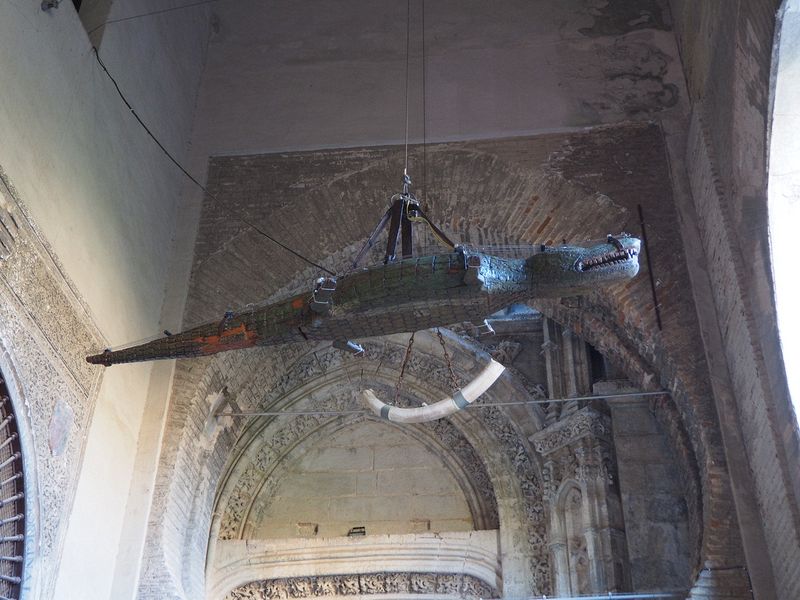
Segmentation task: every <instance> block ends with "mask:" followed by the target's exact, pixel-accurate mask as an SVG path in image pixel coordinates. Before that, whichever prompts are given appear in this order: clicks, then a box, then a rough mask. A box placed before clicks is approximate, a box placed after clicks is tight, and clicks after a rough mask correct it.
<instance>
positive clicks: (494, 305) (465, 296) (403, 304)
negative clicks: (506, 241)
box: [86, 236, 640, 366]
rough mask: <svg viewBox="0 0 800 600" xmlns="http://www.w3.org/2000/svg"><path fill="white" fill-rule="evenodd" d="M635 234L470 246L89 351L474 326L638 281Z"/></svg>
mask: <svg viewBox="0 0 800 600" xmlns="http://www.w3.org/2000/svg"><path fill="white" fill-rule="evenodd" d="M639 246H640V243H639V240H638V239H636V238H631V237H612V236H609V237H608V242H607V243H605V244H598V245H596V246H592V247H589V248H582V247H578V246H557V247H550V246H547V247H544V246H543V247H542V251H541V252H539V253H537V254H534V255H532V256H530V257H529V258H524V259H510V258H501V257H497V256H492V255H489V254H484V253H481V252H475V251H471V250H469V249H466V248H457V249H456V251H455V252H453V253H450V254H440V255H434V256H423V257H419V258H411V259H405V260H402V261H398V262H395V263H390V264H388V265H380V266H377V267H372V268H367V269H362V270H360V271H357V272H354V273H352V274H350V275H346V276H343V277H341V278H339V279H338V280H335V279H334V278H327V279H321V280H319V282H318V287H317V289H316V290H315V292H314V293H313V294H308V293H305V294H299V295H297V296H293V297H291V298H288V299H286V300H283V301H281V302H277V303H275V304H270V305H267V306H262V307H257V308H252V309H248V310H245V311H242V312H239V313H236V314H228V315H226V316H225V318H224V319H223V320H222V321H217V322H214V323H208V324H205V325H201V326H199V327H195V328H193V329H189V330H187V331H184V332H181V333H177V334H175V335H169V336H166V337H163V338H159V339H157V340H154V341H152V342H148V343H145V344H141V345H138V346H133V347H130V348H124V349H122V350H116V351H110V350H107V351H105V352H103V353H101V354H96V355H94V356H89V357H87V359H86V360H87V361H89V362H90V363H93V364H101V365H105V366H109V365H112V364H118V363H128V362H138V361H146V360H157V359H169V358H191V357H197V356H207V355H210V354H216V353H217V352H225V351H228V350H236V349H240V348H249V347H252V346H271V345H277V344H284V343H288V342H295V341H302V340H331V341H346V340H351V339H359V338H364V337H371V336H377V335H388V334H393V333H401V332H411V331H417V330H420V329H428V328H431V327H437V326H446V325H449V324H452V323H459V322H464V321H472V322H478V321H480V320H482V319H484V318H485V317H486V316H488V315H490V314H492V313H494V312H496V311H498V310H500V309H502V308H504V307H506V306H508V305H510V304H513V303H517V302H524V301H526V300H529V299H531V298H537V297H558V296H572V295H576V294H581V293H585V292H587V291H590V290H593V289H597V287H599V286H602V285H605V284H609V283H613V282H615V281H620V280H624V279H628V278H630V277H633V276H634V275H635V274H636V273H637V272H638V269H639V262H638V254H639Z"/></svg>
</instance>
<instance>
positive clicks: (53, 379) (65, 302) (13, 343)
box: [0, 171, 103, 597]
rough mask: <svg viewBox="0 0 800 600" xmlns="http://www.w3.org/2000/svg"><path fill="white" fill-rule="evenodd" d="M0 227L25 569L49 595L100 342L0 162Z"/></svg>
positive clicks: (3, 326) (1, 301)
mask: <svg viewBox="0 0 800 600" xmlns="http://www.w3.org/2000/svg"><path fill="white" fill-rule="evenodd" d="M0 230H2V231H3V232H4V234H3V235H2V236H0V237H2V249H0V353H3V358H2V362H3V370H4V376H5V377H6V379H7V381H8V384H9V388H10V391H11V396H12V399H13V400H14V401H15V402H17V403H18V405H16V406H15V409H16V413H17V419H18V423H19V428H20V436H21V441H22V446H23V447H22V451H23V460H24V461H25V469H26V480H28V481H30V482H37V485H38V490H36V491H33V493H31V495H30V496H29V497H28V498H26V503H28V508H27V511H28V513H29V515H28V517H29V518H28V521H29V529H28V531H27V533H29V534H32V535H36V536H37V539H36V554H37V557H38V560H39V563H40V567H41V568H40V569H38V570H37V574H36V577H35V578H34V579H35V580H37V581H41V582H46V583H42V586H43V588H42V589H41V590H37V589H36V587H37V585H38V584H37V583H36V581H34V582H33V583H32V584H31V588H33V589H32V590H30V591H31V592H32V593H34V594H38V595H41V596H42V597H49V596H50V595H51V593H52V591H51V590H49V589H47V586H49V585H52V583H53V582H54V579H55V568H56V567H57V565H58V556H59V554H60V546H61V544H62V543H63V539H64V536H65V535H66V519H65V515H68V514H69V510H70V506H71V503H72V500H73V496H74V494H75V489H76V486H77V480H78V473H79V468H80V460H81V455H82V453H83V447H84V441H85V439H86V435H87V432H88V427H89V421H90V419H91V415H92V410H93V407H94V403H95V399H96V395H97V389H98V386H99V382H100V378H101V376H102V373H101V372H99V371H97V370H96V369H92V367H91V365H89V364H87V363H86V361H85V360H84V359H83V357H84V356H85V355H86V354H88V353H90V351H96V350H97V348H99V347H102V346H103V342H102V338H101V335H100V334H99V332H98V331H97V329H96V327H95V326H94V323H93V322H92V321H91V319H90V317H89V313H88V311H87V310H86V307H85V305H84V304H83V302H82V300H81V299H80V298H79V296H78V295H77V293H76V291H75V289H74V286H73V284H72V282H71V281H69V279H67V277H66V276H65V274H64V272H63V270H62V269H61V266H60V264H59V263H58V262H57V260H56V259H55V258H54V256H53V255H52V253H51V251H50V249H49V247H48V246H47V244H46V242H45V241H44V240H43V238H42V237H41V236H40V235H39V233H38V232H37V230H36V229H35V227H34V225H33V224H32V223H31V221H30V219H29V218H28V217H27V215H26V213H25V210H24V206H23V205H22V204H21V202H20V201H19V199H18V198H17V195H16V193H15V191H14V189H13V187H12V186H11V185H10V183H9V182H8V181H7V179H6V177H5V175H4V173H3V172H2V171H0ZM26 491H27V490H26ZM34 513H38V518H37V514H34ZM34 528H35V529H34ZM31 547H34V546H33V544H31Z"/></svg>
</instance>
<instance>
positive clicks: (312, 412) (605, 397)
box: [215, 390, 671, 598]
mask: <svg viewBox="0 0 800 600" xmlns="http://www.w3.org/2000/svg"><path fill="white" fill-rule="evenodd" d="M670 395H671V394H670V392H669V391H668V390H658V391H655V392H624V393H620V394H603V395H602V396H576V397H574V398H549V399H547V398H545V399H541V400H518V401H515V402H487V403H485V404H479V403H478V404H469V405H467V406H466V407H465V410H466V409H468V408H482V407H490V406H520V405H523V404H551V403H553V402H575V401H577V400H608V399H612V398H631V397H647V396H670ZM361 414H364V415H367V414H369V415H371V414H372V411H368V410H299V411H294V410H276V411H241V412H227V413H219V414H218V415H215V416H216V417H217V418H219V417H280V416H295V417H299V416H312V415H320V416H339V415H361ZM603 597H604V598H606V597H607V596H603Z"/></svg>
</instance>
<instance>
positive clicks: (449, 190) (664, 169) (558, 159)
mask: <svg viewBox="0 0 800 600" xmlns="http://www.w3.org/2000/svg"><path fill="white" fill-rule="evenodd" d="M402 159H403V148H402V147H369V148H351V149H332V150H319V151H309V152H297V153H279V154H267V155H251V156H226V157H217V158H212V159H211V162H210V168H209V189H210V191H211V192H212V193H213V194H214V196H215V197H216V200H215V201H212V200H210V199H206V202H205V205H204V208H203V213H202V217H201V223H200V230H199V235H198V238H197V243H196V248H195V259H194V260H195V262H194V266H193V271H192V280H191V288H190V294H189V300H188V304H187V312H186V321H187V324H189V323H194V322H198V321H202V320H209V319H213V318H216V317H217V316H219V315H221V314H222V313H223V312H224V310H225V309H227V308H236V307H240V306H242V305H245V304H248V303H254V302H260V301H263V300H265V299H267V298H269V297H270V296H273V295H276V294H278V295H280V294H281V293H283V292H285V291H287V290H288V289H307V288H308V287H309V286H310V285H311V281H312V279H313V278H314V277H316V276H317V274H318V273H317V272H316V270H315V269H313V268H308V266H307V265H305V264H304V263H303V262H301V261H299V260H298V259H296V258H294V257H292V256H290V255H288V254H286V252H285V251H284V250H282V249H280V248H278V247H277V246H275V245H274V244H273V243H272V242H270V241H268V240H266V239H264V238H263V237H261V236H260V235H259V234H258V233H256V232H255V231H254V230H253V229H251V228H249V227H248V226H247V225H245V224H243V223H242V222H241V220H240V219H239V217H244V218H245V219H247V220H249V221H251V222H254V223H257V224H258V226H259V227H261V228H263V229H264V230H265V231H267V232H269V233H270V234H271V235H273V236H275V237H276V238H278V239H280V240H282V241H283V242H285V243H287V244H288V245H290V246H291V247H293V248H294V249H296V250H297V251H299V252H301V253H302V254H304V255H306V256H308V257H309V258H311V259H312V260H314V261H316V262H319V263H321V264H323V265H325V266H326V267H328V268H330V269H332V270H334V271H338V272H341V271H343V270H344V269H345V268H346V266H347V264H348V262H349V260H351V259H352V256H353V255H354V254H355V252H356V251H357V249H358V248H359V247H360V245H361V244H362V243H363V241H364V240H365V239H366V237H367V236H368V234H369V233H370V231H371V229H372V227H373V226H374V224H375V223H376V222H377V220H378V219H379V217H380V215H381V214H382V213H383V211H384V210H385V209H386V207H387V200H388V196H390V195H391V194H392V193H394V192H395V191H397V188H398V185H399V175H400V173H401V170H402ZM410 171H411V174H412V175H413V176H414V177H415V180H416V182H417V187H416V190H417V192H418V195H419V196H420V197H421V198H422V199H423V204H424V205H426V206H427V208H428V212H429V214H430V215H431V216H432V218H433V219H434V220H435V221H436V222H437V223H439V224H440V225H441V226H442V228H443V229H444V230H445V231H446V232H447V233H448V234H450V235H451V236H452V237H453V238H454V239H455V240H457V241H459V242H462V243H465V244H472V245H490V244H538V243H561V242H562V241H564V240H566V241H567V242H579V241H581V240H588V239H596V238H600V237H604V236H605V234H606V233H617V232H620V231H627V232H630V233H633V234H636V235H640V234H641V223H640V219H639V210H638V209H639V207H641V210H642V214H643V215H644V218H645V223H646V227H647V235H648V242H649V246H648V248H647V254H649V263H650V265H651V268H652V271H649V270H648V266H647V262H646V261H645V259H644V258H643V259H642V269H641V271H640V275H639V276H638V277H637V278H635V279H634V280H632V281H631V282H629V283H626V284H622V285H617V286H616V287H613V288H611V289H608V290H602V291H598V292H596V293H594V294H591V295H590V296H588V297H586V298H584V299H581V300H580V301H560V302H553V301H546V302H538V303H534V304H535V306H537V308H539V309H540V310H542V311H543V312H545V314H547V315H549V316H551V317H553V318H555V319H557V320H559V321H561V322H563V323H565V324H567V325H569V326H570V327H572V328H573V329H575V330H576V331H577V332H578V333H579V334H580V335H582V336H583V337H585V338H586V339H587V340H588V341H590V342H591V343H592V344H594V345H595V346H596V347H598V348H599V349H600V350H601V351H603V352H604V353H605V354H606V355H607V356H609V357H610V358H611V359H612V360H614V361H616V362H617V363H618V364H619V365H620V366H622V367H623V368H624V369H625V371H626V372H627V374H628V376H629V377H630V378H631V379H632V380H633V381H634V382H635V383H636V384H637V385H641V386H644V387H649V388H658V387H665V388H668V389H671V390H672V391H673V399H674V401H675V406H676V407H677V409H678V412H679V414H680V423H679V424H678V425H677V427H678V430H676V432H675V436H676V437H677V438H680V439H682V440H683V441H684V443H685V446H686V450H687V452H688V453H689V455H688V457H687V460H688V464H689V468H690V469H696V470H697V471H696V472H697V474H698V477H699V481H698V484H699V485H700V487H701V489H702V498H703V507H702V514H703V521H704V522H705V528H704V529H705V535H704V536H703V538H702V545H703V548H702V549H701V555H702V557H703V559H705V560H713V559H715V558H716V559H717V560H719V561H722V562H724V561H725V560H730V559H731V558H732V557H734V558H736V557H738V555H739V553H740V548H739V547H738V542H735V541H731V540H734V539H735V536H732V535H731V529H732V528H734V529H735V521H733V519H734V517H733V515H734V512H733V510H732V504H731V499H730V490H729V488H728V484H727V475H726V474H725V471H726V467H725V459H724V455H723V451H722V444H721V439H720V433H719V427H718V425H717V422H716V414H715V412H714V408H713V405H712V404H711V403H710V401H709V398H710V394H709V390H708V379H707V370H706V366H705V359H704V357H703V354H702V348H701V347H700V345H699V344H697V343H696V340H697V339H698V337H699V335H700V332H699V331H698V327H697V322H696V316H695V309H694V306H693V304H692V300H691V294H690V289H689V283H688V276H687V272H686V260H687V258H688V259H689V260H691V256H689V257H687V256H685V255H684V252H683V248H682V243H681V236H680V232H679V224H678V222H677V218H676V213H675V210H674V206H673V200H672V195H673V194H672V184H671V181H670V175H669V165H668V163H667V159H666V153H665V145H664V135H663V132H662V130H661V129H660V127H658V126H657V125H654V124H652V123H647V122H625V123H621V124H617V125H607V126H602V127H597V128H594V129H591V130H585V131H582V132H577V133H567V134H547V135H541V136H534V137H522V138H509V139H495V140H482V141H475V142H458V143H442V144H431V145H428V146H427V147H425V148H421V147H419V146H417V147H414V148H412V152H411V164H410ZM651 277H652V280H653V282H654V283H655V289H656V294H657V296H658V298H657V300H658V304H659V309H660V317H661V321H662V329H659V327H658V323H657V319H656V311H655V304H654V298H653V293H652V291H651V282H650V278H651ZM720 482H721V483H720ZM712 524H713V525H714V526H713V527H712V526H711V525H712Z"/></svg>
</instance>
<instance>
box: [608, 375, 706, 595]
mask: <svg viewBox="0 0 800 600" xmlns="http://www.w3.org/2000/svg"><path fill="white" fill-rule="evenodd" d="M623 389H624V388H623ZM609 406H610V408H611V419H612V424H613V427H614V449H615V451H616V455H617V469H618V473H619V490H620V496H621V498H622V510H623V512H624V515H625V536H626V539H627V542H628V556H629V557H630V564H629V568H630V576H631V583H632V586H633V589H635V590H637V591H661V590H673V589H681V588H682V587H683V586H685V585H686V582H687V581H688V580H689V578H690V576H691V573H692V562H691V559H692V543H693V541H692V540H691V538H690V534H689V525H688V523H687V519H688V509H687V506H686V498H685V496H684V486H683V483H682V476H681V472H680V469H679V465H678V463H677V461H676V460H675V455H674V453H673V452H672V449H671V444H670V442H669V439H668V437H667V435H666V434H665V432H664V431H662V430H661V428H660V426H659V424H658V421H657V420H656V418H655V416H654V415H653V413H652V411H651V409H650V405H649V403H648V402H647V401H646V400H645V399H636V398H631V399H622V398H618V399H613V400H611V401H610V402H609Z"/></svg>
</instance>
